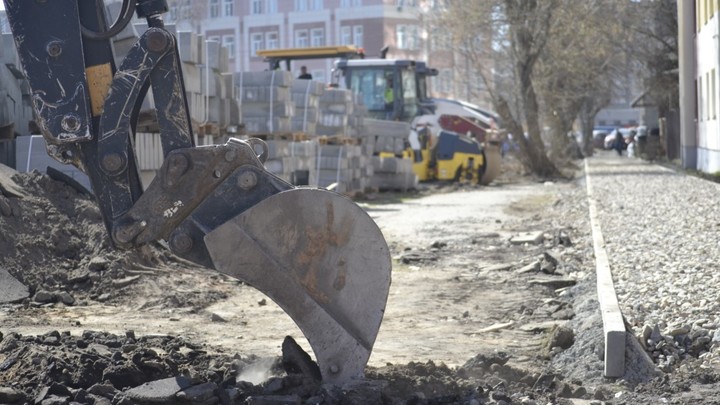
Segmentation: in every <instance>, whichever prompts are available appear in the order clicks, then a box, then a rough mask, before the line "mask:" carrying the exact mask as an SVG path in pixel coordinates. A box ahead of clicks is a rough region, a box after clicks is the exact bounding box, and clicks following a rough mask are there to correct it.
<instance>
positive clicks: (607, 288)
mask: <svg viewBox="0 0 720 405" xmlns="http://www.w3.org/2000/svg"><path fill="white" fill-rule="evenodd" d="M585 180H586V184H587V196H588V207H589V211H590V227H591V229H592V238H593V249H594V251H595V271H596V273H597V294H598V301H599V303H600V311H601V314H602V320H603V333H604V335H605V370H604V375H605V377H622V376H623V375H624V374H625V335H626V331H625V322H624V321H623V317H622V312H621V311H620V305H619V304H618V299H617V294H616V293H615V286H614V285H613V279H612V272H611V271H610V263H609V261H608V256H607V252H606V251H605V239H604V238H603V234H602V230H601V228H600V221H599V219H598V215H597V207H596V205H595V200H594V198H593V189H592V182H591V179H590V166H589V165H588V162H587V160H585Z"/></svg>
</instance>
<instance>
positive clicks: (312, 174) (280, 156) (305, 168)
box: [265, 140, 318, 186]
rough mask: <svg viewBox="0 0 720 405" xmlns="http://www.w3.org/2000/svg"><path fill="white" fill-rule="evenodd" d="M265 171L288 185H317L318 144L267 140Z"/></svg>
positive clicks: (315, 142) (312, 141)
mask: <svg viewBox="0 0 720 405" xmlns="http://www.w3.org/2000/svg"><path fill="white" fill-rule="evenodd" d="M266 144H267V145H268V159H267V160H266V161H265V169H266V170H267V171H269V172H270V173H272V174H274V175H276V176H278V177H280V178H281V179H283V180H285V181H287V182H288V183H290V184H293V185H296V186H301V185H317V184H318V182H317V169H316V156H317V153H318V143H317V141H315V140H311V141H300V142H292V141H284V140H269V141H266Z"/></svg>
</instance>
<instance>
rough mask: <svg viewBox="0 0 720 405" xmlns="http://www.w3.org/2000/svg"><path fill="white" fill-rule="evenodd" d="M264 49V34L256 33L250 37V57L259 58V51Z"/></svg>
mask: <svg viewBox="0 0 720 405" xmlns="http://www.w3.org/2000/svg"><path fill="white" fill-rule="evenodd" d="M262 49H263V34H260V33H255V34H252V35H251V36H250V57H251V58H254V57H257V51H260V50H262Z"/></svg>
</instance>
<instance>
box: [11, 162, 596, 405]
mask: <svg viewBox="0 0 720 405" xmlns="http://www.w3.org/2000/svg"><path fill="white" fill-rule="evenodd" d="M20 180H21V181H20V183H21V186H22V187H23V188H24V190H25V192H26V193H27V194H28V195H30V197H27V198H25V199H24V200H22V201H21V202H20V203H21V208H22V210H23V212H24V214H23V217H22V218H17V219H15V218H12V217H11V218H8V219H7V220H6V221H8V222H6V224H5V225H4V226H5V227H6V229H10V230H13V232H14V233H13V237H14V239H12V238H11V239H9V240H4V239H2V238H0V242H2V243H6V244H7V246H8V247H7V248H8V249H10V251H12V252H13V253H14V257H12V259H11V260H10V259H9V261H8V262H7V263H10V264H13V265H14V266H17V267H19V268H25V269H26V270H24V271H17V270H16V271H15V273H16V274H26V275H27V276H28V277H27V278H26V281H35V283H36V284H34V286H33V287H32V288H31V289H32V291H31V292H32V293H33V294H35V296H34V297H33V299H30V300H27V301H25V303H24V304H22V305H8V306H3V307H0V325H1V326H0V333H2V334H3V335H4V336H11V335H12V334H13V333H20V334H21V335H23V336H33V335H36V336H40V335H43V334H47V333H48V332H50V331H53V330H57V331H61V332H62V331H68V332H70V335H69V337H68V336H66V337H64V338H63V337H62V336H61V338H63V339H65V340H67V339H70V340H68V341H67V345H69V346H67V347H69V349H67V350H69V352H68V356H71V357H72V356H75V355H80V353H76V351H77V347H76V346H75V343H74V342H73V340H72V339H74V338H72V337H73V336H77V337H80V336H83V338H82V339H85V336H88V339H95V340H94V341H96V342H100V343H99V344H101V345H105V343H102V342H104V341H102V340H101V341H97V339H100V338H99V337H97V336H100V335H87V334H84V333H83V332H84V331H88V330H89V331H102V332H103V333H105V332H107V333H113V334H116V335H118V336H125V334H126V331H130V330H131V331H134V335H135V336H154V335H161V336H166V335H170V336H172V337H173V339H174V337H181V338H183V339H185V340H186V341H189V342H192V343H193V344H200V345H202V346H203V349H202V352H203V353H209V354H212V353H217V354H218V355H229V356H235V358H240V357H241V358H243V359H250V358H260V361H257V360H253V361H255V362H256V363H257V364H260V365H261V366H259V367H257V368H255V369H254V375H253V376H252V377H249V376H248V375H244V376H243V378H242V379H243V380H245V381H250V382H252V383H255V384H259V383H261V382H262V381H264V379H266V378H267V377H268V376H270V375H271V370H270V365H271V364H272V359H277V357H278V356H280V355H281V344H282V341H283V338H284V337H285V336H286V335H290V336H293V337H294V338H296V339H297V341H298V343H299V344H300V345H301V347H302V348H304V349H305V350H307V351H309V352H311V350H310V347H309V345H308V343H307V341H306V340H305V339H304V338H303V337H302V334H301V332H300V331H299V329H298V328H297V326H295V324H294V323H293V322H292V321H291V319H290V318H289V317H288V316H287V315H286V314H285V313H284V312H283V311H282V310H281V309H280V308H279V307H278V306H277V305H275V304H274V303H273V302H272V301H270V300H269V299H267V298H265V297H264V296H263V295H262V294H261V293H259V292H258V291H256V290H254V289H253V288H251V287H248V286H246V285H243V284H241V283H239V282H237V281H236V280H234V279H230V278H228V277H226V276H223V275H220V274H217V273H215V272H212V271H209V270H206V269H201V268H197V267H193V266H188V265H187V263H183V262H178V261H177V260H175V259H173V258H172V257H167V256H166V255H165V254H164V253H163V252H162V250H159V251H158V250H155V251H151V252H141V253H139V254H136V253H133V254H132V255H131V256H122V255H118V254H117V253H114V252H113V251H112V249H110V248H109V247H108V246H106V245H105V244H104V243H103V242H101V241H98V240H91V241H90V243H85V244H83V243H79V241H80V240H82V239H83V238H87V236H88V235H92V236H95V237H97V235H100V234H102V225H101V223H99V217H98V216H97V215H94V217H95V222H92V223H85V222H84V221H86V218H88V217H93V215H88V213H91V214H92V212H93V211H92V207H90V204H89V200H86V199H83V198H82V197H80V196H78V197H73V196H72V193H68V192H67V190H65V189H63V188H62V187H60V186H57V185H52V184H51V183H46V182H47V180H45V179H43V178H41V177H32V176H31V177H30V178H28V179H25V180H23V179H20ZM48 184H49V185H51V186H53V187H55V188H58V187H59V189H57V190H55V191H52V192H50V191H47V190H49V189H50V188H48ZM571 187H574V185H573V184H552V183H550V184H539V183H530V182H527V181H525V182H521V183H510V184H508V183H503V184H501V185H499V186H492V187H482V188H454V187H444V188H443V187H439V188H433V189H428V190H425V191H422V192H420V193H416V194H406V195H398V194H385V193H384V194H379V195H377V196H373V198H369V199H368V200H366V201H363V202H360V203H359V204H360V205H361V206H362V207H363V208H364V209H366V210H367V211H368V212H369V214H370V215H371V216H372V217H373V218H374V219H375V221H376V222H377V223H378V225H379V226H380V228H381V230H382V231H383V234H384V235H385V238H386V240H387V242H388V245H389V246H390V250H391V254H392V256H393V274H392V285H391V288H390V294H389V298H388V302H387V309H386V312H385V317H384V321H383V323H382V326H381V329H380V332H379V335H378V337H377V340H376V343H375V347H374V350H373V353H372V356H371V358H370V361H369V366H370V368H369V369H368V372H369V374H370V377H371V378H379V379H381V380H390V381H391V384H390V388H388V390H390V391H389V392H388V391H387V390H386V391H385V392H383V395H386V396H390V397H393V398H397V399H398V400H400V399H407V398H408V396H412V395H415V394H413V393H414V392H425V395H441V396H442V395H444V394H442V393H443V392H445V393H446V394H447V395H451V396H452V398H456V397H457V395H461V394H460V393H467V392H468V391H467V389H468V388H467V387H468V386H470V387H472V386H475V387H477V386H478V384H479V382H478V381H479V380H478V378H481V376H483V375H485V373H495V375H496V376H495V377H493V378H491V379H490V380H488V381H489V382H487V384H488V385H486V388H485V391H483V390H480V391H477V390H472V392H473V393H471V394H469V395H471V397H472V398H487V396H488V395H490V393H491V392H495V391H493V390H496V389H500V388H497V387H500V386H497V384H498V382H499V381H507V382H508V384H509V382H510V381H516V382H520V381H522V384H523V385H522V386H521V387H516V388H515V389H517V390H518V392H524V391H527V390H531V389H532V390H536V387H535V386H536V385H537V384H536V381H537V380H538V378H540V379H542V378H544V377H542V375H543V372H544V371H545V369H546V366H547V360H548V355H549V350H550V349H551V347H552V346H558V345H560V346H562V345H566V344H568V342H565V343H562V342H557V341H555V340H553V339H550V335H551V334H550V333H549V330H550V329H551V328H552V327H553V326H555V325H563V324H564V323H565V322H566V320H567V319H570V318H572V316H573V312H572V308H570V307H569V305H568V303H567V302H563V301H562V300H561V299H559V297H558V291H560V290H558V289H562V288H563V287H566V286H568V285H571V284H573V283H574V280H575V279H576V278H579V277H582V276H583V265H581V264H577V263H575V264H577V265H572V264H573V263H574V262H573V260H575V258H577V257H578V256H579V254H578V252H576V251H575V250H574V248H573V247H572V246H571V245H572V244H571V243H569V240H570V239H572V238H573V237H575V234H574V233H573V232H574V230H573V229H572V228H566V227H565V226H564V225H563V221H561V220H558V219H559V218H560V217H561V215H557V213H554V214H553V215H548V214H550V213H553V212H554V211H555V210H556V208H557V206H558V204H559V203H560V202H561V197H560V196H561V194H562V193H563V190H565V189H568V188H571ZM43 193H45V194H43ZM34 196H36V197H34ZM58 196H60V197H58ZM53 199H57V200H53ZM560 205H562V204H560ZM25 216H27V218H25ZM43 216H47V217H48V218H50V217H52V219H53V220H52V221H39V220H33V218H37V217H40V218H42V217H43ZM29 220H31V221H35V222H29ZM41 227H44V228H41ZM36 228H37V229H36ZM527 232H531V233H532V232H535V233H536V234H537V236H538V237H537V238H535V240H534V241H531V242H529V243H520V244H516V243H512V242H511V239H512V238H513V237H516V236H517V235H519V234H522V233H527ZM63 233H65V234H69V235H70V237H71V239H72V243H68V244H61V246H60V247H61V248H62V249H59V248H57V247H55V251H53V252H50V253H48V252H47V249H52V248H53V247H54V246H56V245H54V243H55V241H56V240H57V239H59V238H60V237H62V235H63ZM563 235H564V236H563ZM561 236H562V237H561ZM88 240H89V239H88ZM43 246H47V248H43ZM0 247H2V246H0ZM548 253H551V254H550V256H548ZM28 257H32V258H33V259H32V260H27V258H28ZM558 258H560V261H561V262H562V263H554V264H553V263H550V262H552V261H557V260H558ZM551 259H552V260H551ZM548 260H550V262H549V261H548ZM73 280H76V281H73ZM41 289H45V290H50V292H52V294H57V293H58V292H59V291H63V290H65V291H69V292H70V293H72V294H73V295H74V296H75V298H76V300H75V302H74V303H73V304H72V305H65V304H62V303H59V302H57V300H56V301H55V302H47V303H41V302H37V297H38V293H39V292H40V290H41ZM53 291H55V292H53ZM52 294H50V295H52ZM571 333H572V332H571ZM12 336H15V335H12ZM45 336H47V335H45ZM94 336H95V337H94ZM0 339H1V338H0ZM47 339H50V340H51V341H56V338H55V337H52V336H51V337H49V338H46V337H42V338H41V337H38V338H37V342H38V343H40V344H41V345H42V344H43V343H42V342H45V341H46V340H47ZM570 339H571V338H570ZM5 341H8V339H7V338H6V339H5ZM10 341H12V339H11V340H10ZM29 341H30V340H27V339H26V340H25V342H29ZM88 342H90V341H88ZM569 343H571V342H569ZM86 344H87V343H83V344H82V345H83V346H84V345H86ZM113 344H115V343H113ZM148 344H150V343H148ZM3 345H5V344H4V343H3ZM13 345H14V344H11V345H10V346H8V347H13ZM73 347H75V348H74V349H73ZM151 348H152V351H151V352H150V353H161V352H163V350H161V349H162V348H160V349H158V347H156V346H151ZM38 349H39V350H41V352H42V353H47V352H44V351H42V349H40V348H38ZM18 350H21V349H15V350H14V351H7V352H5V354H3V352H2V348H1V347H0V361H7V359H11V358H12V357H8V356H11V355H12V356H14V354H13V353H16V352H17V353H25V352H18ZM33 350H34V349H33ZM122 350H129V351H131V352H134V351H137V350H141V349H140V348H138V347H136V346H135V345H134V344H132V345H131V346H130V347H128V348H126V347H123V349H122ZM142 350H145V351H143V352H142V353H147V351H146V349H142ZM193 350H194V349H193ZM27 353H34V352H27ZM103 353H106V352H103ZM311 354H312V353H311ZM107 355H109V353H108V354H107ZM28 356H29V355H28ZM32 356H35V355H32ZM32 356H29V357H28V361H30V362H31V363H27V364H25V363H23V364H20V363H18V364H19V365H18V366H17V367H18V370H21V369H22V367H27V366H28V364H35V363H36V361H35V360H32ZM237 356H240V357H237ZM116 357H117V355H116ZM121 357H122V356H121ZM123 358H124V357H123ZM219 358H220V357H219ZM488 359H490V360H488ZM48 361H50V360H48ZM127 361H129V357H128V359H127ZM218 361H220V360H218ZM32 362H35V363H32ZM134 362H135V360H134V357H133V363H134ZM428 362H432V363H428ZM427 364H437V365H441V364H445V365H447V366H449V367H455V366H463V365H465V366H466V367H463V368H462V369H463V370H466V371H463V372H462V374H456V373H461V371H459V370H458V371H451V370H450V369H447V368H435V366H434V365H433V366H429V368H428V366H427ZM468 364H469V366H468ZM490 366H493V367H490ZM123 367H126V366H123ZM128 367H134V366H132V365H128ZM201 367H202V366H201ZM417 367H420V369H418V368H417ZM468 367H469V368H468ZM498 367H500V369H498ZM502 367H507V369H504V368H502ZM11 370H12V369H11ZM227 370H229V369H227ZM374 370H376V371H374ZM467 370H476V371H472V372H471V373H480V374H478V375H475V376H471V375H470V374H467V373H468V371H467ZM478 370H479V371H478ZM503 370H505V371H504V372H505V373H506V374H503V375H502V376H503V378H504V380H498V379H497V378H499V377H498V376H499V375H500V374H497V373H499V372H503ZM518 370H521V371H518ZM275 372H276V371H275ZM89 373H90V374H88V375H92V372H89ZM171 373H173V371H172V370H166V371H165V372H163V374H162V375H168V374H170V375H172V374H171ZM373 373H382V377H379V376H375V377H373V376H374V375H375V374H373ZM105 374H107V370H106V373H105ZM105 374H102V373H101V375H102V376H103V379H104V378H106V377H105V376H104V375H105ZM101 375H98V376H97V377H100V376H101ZM111 375H112V374H111ZM153 375H157V374H152V375H146V376H145V377H142V378H145V379H144V380H142V379H141V380H135V382H134V383H133V382H121V383H118V384H116V388H118V389H119V388H121V387H128V386H130V387H132V386H135V385H134V384H138V383H139V382H140V381H152V378H156V379H157V378H160V375H158V377H153ZM393 375H394V376H395V377H392V376H393ZM428 375H431V376H433V377H432V378H434V379H435V378H437V379H438V381H442V382H441V383H440V382H439V383H433V384H429V383H428V381H427V380H426V378H427V376H428ZM4 378H5V379H6V381H7V382H11V381H15V380H16V379H17V376H15V375H14V374H5V375H4V376H3V374H2V373H0V387H1V386H2V383H3V379H4ZM138 378H140V377H138ZM148 378H149V380H148ZM208 378H209V377H208ZM223 378H225V377H223ZM483 378H484V377H483ZM100 381H102V380H100ZM211 381H212V380H211ZM233 381H234V380H233ZM238 381H240V380H238ZM460 381H464V382H463V383H462V384H461V385H458V384H460V383H459V382H460ZM483 381H484V380H483ZM493 381H494V382H493ZM543 381H544V380H543ZM35 384H36V383H35V382H33V381H30V380H28V381H27V387H36V385H35ZM71 386H72V384H71ZM496 386H497V387H496ZM502 386H503V387H504V386H505V385H502ZM441 387H442V388H441ZM553 387H555V386H554V385H553ZM28 389H30V390H33V391H34V390H35V388H28ZM556 389H557V388H556V387H555V388H552V389H550V391H548V392H554V390H556ZM502 390H504V389H501V391H502ZM566 391H567V390H566ZM568 392H569V393H566V394H565V395H571V394H572V390H570V391H568ZM31 395H34V394H31ZM118 395H120V394H118ZM462 395H466V394H462ZM493 395H494V394H493ZM498 395H501V394H498ZM503 395H504V394H503ZM501 397H502V395H501ZM499 398H500V397H499ZM450 403H452V401H450Z"/></svg>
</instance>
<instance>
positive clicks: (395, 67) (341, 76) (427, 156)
mask: <svg viewBox="0 0 720 405" xmlns="http://www.w3.org/2000/svg"><path fill="white" fill-rule="evenodd" d="M387 51H388V48H387V47H386V48H383V50H382V51H381V55H382V56H381V58H366V57H365V53H364V51H363V50H362V49H359V48H356V47H354V46H352V45H343V46H325V47H313V48H288V49H272V50H261V51H258V56H261V57H263V58H264V59H265V61H266V62H268V64H269V68H270V69H280V68H282V67H283V66H282V65H283V64H284V65H285V66H284V67H285V68H286V69H287V70H290V69H291V62H292V61H294V60H309V59H326V58H332V59H336V61H335V67H334V70H333V75H332V79H331V83H330V86H331V87H342V88H347V89H351V90H352V91H353V93H354V94H355V96H356V97H357V98H359V99H360V100H362V103H363V104H364V105H365V107H366V108H367V109H368V115H369V117H370V118H374V119H379V120H390V121H405V122H408V123H411V126H412V127H413V130H412V131H411V133H409V134H407V139H408V143H409V146H410V147H409V148H408V150H407V151H406V152H405V153H404V154H402V155H401V157H405V158H408V159H412V160H413V171H414V172H415V174H416V175H417V177H418V179H419V180H420V181H429V180H446V181H463V182H472V183H481V184H489V183H490V182H492V181H493V180H494V179H495V177H497V174H498V173H499V170H500V148H499V147H498V146H497V145H493V144H491V143H490V142H486V140H485V134H486V132H488V131H489V130H490V125H486V126H485V127H483V125H481V124H479V123H478V122H477V121H474V120H476V119H478V117H482V121H483V122H486V121H487V120H488V118H487V117H486V116H483V115H481V114H479V113H478V112H477V111H475V110H472V109H469V108H466V109H461V110H459V111H458V109H456V108H453V107H454V103H453V102H449V101H447V100H437V99H432V98H430V97H429V96H428V93H427V77H429V76H436V75H437V74H438V71H437V70H436V69H432V68H429V67H428V66H427V65H426V64H425V62H421V61H414V60H406V59H386V58H385V55H386V53H387ZM443 116H451V117H453V118H457V119H463V120H465V121H466V122H469V123H470V124H471V126H472V128H471V130H469V131H462V132H460V128H457V127H454V126H452V125H446V123H445V121H441V120H440V118H441V117H443ZM419 130H420V131H425V134H426V135H427V141H426V142H423V143H422V144H420V143H418V142H416V141H415V140H416V138H417V132H418V131H419ZM441 143H442V145H440V144H441ZM421 145H422V147H421ZM440 146H441V147H440ZM382 155H390V156H392V155H393V154H392V153H389V154H388V153H384V154H382Z"/></svg>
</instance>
